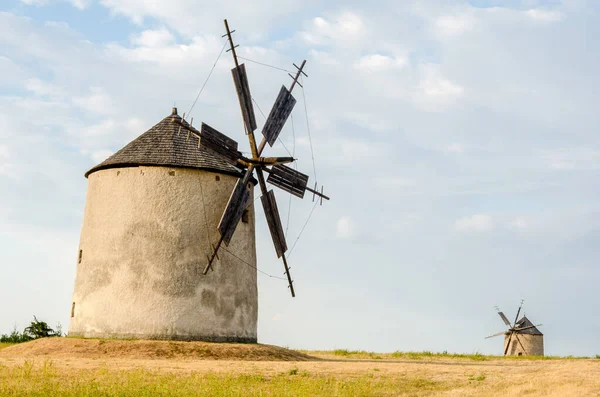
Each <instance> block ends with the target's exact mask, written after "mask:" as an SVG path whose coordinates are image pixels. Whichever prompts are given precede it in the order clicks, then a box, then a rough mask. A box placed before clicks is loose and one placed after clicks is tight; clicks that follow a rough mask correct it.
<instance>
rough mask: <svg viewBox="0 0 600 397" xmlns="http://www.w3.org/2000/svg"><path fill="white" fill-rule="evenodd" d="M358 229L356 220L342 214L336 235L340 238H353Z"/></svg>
mask: <svg viewBox="0 0 600 397" xmlns="http://www.w3.org/2000/svg"><path fill="white" fill-rule="evenodd" d="M356 233H357V230H356V225H355V224H354V221H353V220H352V219H351V218H350V217H349V216H342V217H341V218H339V219H338V221H337V226H336V237H337V238H338V239H340V240H352V239H353V238H354V237H355V236H356Z"/></svg>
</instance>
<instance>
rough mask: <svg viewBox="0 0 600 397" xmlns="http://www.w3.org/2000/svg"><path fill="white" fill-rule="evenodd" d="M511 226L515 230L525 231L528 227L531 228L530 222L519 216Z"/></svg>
mask: <svg viewBox="0 0 600 397" xmlns="http://www.w3.org/2000/svg"><path fill="white" fill-rule="evenodd" d="M510 225H511V226H512V227H514V228H515V229H520V230H523V229H526V228H527V226H529V222H528V221H527V219H526V218H525V217H522V216H519V217H516V218H515V219H513V220H512V221H511V222H510Z"/></svg>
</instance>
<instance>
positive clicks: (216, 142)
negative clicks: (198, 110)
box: [200, 123, 240, 164]
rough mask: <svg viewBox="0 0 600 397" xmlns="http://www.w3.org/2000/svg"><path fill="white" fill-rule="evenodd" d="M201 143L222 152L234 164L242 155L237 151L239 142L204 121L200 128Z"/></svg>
mask: <svg viewBox="0 0 600 397" xmlns="http://www.w3.org/2000/svg"><path fill="white" fill-rule="evenodd" d="M200 145H202V146H204V147H206V148H208V149H210V150H212V151H214V152H216V153H219V154H221V155H222V156H224V157H226V158H227V159H228V160H229V161H230V162H231V163H232V164H236V162H237V160H238V158H239V157H240V155H239V153H238V151H237V148H238V144H237V142H236V141H234V140H233V139H231V138H229V137H228V136H227V135H225V134H222V133H220V132H219V131H217V130H216V129H214V128H212V127H211V126H209V125H208V124H204V123H202V126H201V128H200Z"/></svg>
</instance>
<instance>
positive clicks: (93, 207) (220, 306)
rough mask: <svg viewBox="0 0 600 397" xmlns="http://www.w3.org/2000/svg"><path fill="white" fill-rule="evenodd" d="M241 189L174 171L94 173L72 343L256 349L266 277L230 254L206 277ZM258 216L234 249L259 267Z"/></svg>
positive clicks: (227, 180) (239, 233)
mask: <svg viewBox="0 0 600 397" xmlns="http://www.w3.org/2000/svg"><path fill="white" fill-rule="evenodd" d="M217 179H219V180H217ZM236 181H237V178H235V177H233V176H229V175H223V174H215V173H211V172H207V171H202V170H197V169H183V168H166V167H131V168H116V169H106V170H101V171H97V172H94V173H92V174H91V175H90V176H89V180H88V190H87V201H86V206H85V214H84V221H83V227H82V231H81V241H80V246H79V249H80V257H81V260H80V262H79V263H78V265H77V275H76V279H75V290H74V293H73V310H72V315H73V316H72V317H71V321H70V324H69V336H82V337H112V338H144V339H182V340H214V341H246V342H255V341H256V334H257V314H258V300H257V284H256V270H255V269H254V268H252V267H250V266H248V265H246V264H244V263H241V262H240V261H239V260H238V259H236V258H234V257H233V256H232V255H231V254H229V253H227V252H225V251H223V250H221V251H220V253H219V258H220V260H218V261H216V262H214V264H213V266H214V271H212V272H211V271H209V273H208V274H207V275H206V276H204V275H203V274H202V270H203V269H204V266H205V265H206V262H207V256H208V255H209V254H210V252H211V248H210V247H209V240H210V242H211V243H212V244H215V243H216V241H217V240H218V236H219V235H218V232H217V230H216V227H217V224H218V223H219V220H220V217H221V214H222V213H223V210H224V208H225V206H226V204H227V201H228V199H229V195H230V194H231V191H232V190H233V187H234V185H235V183H236ZM201 187H202V189H203V191H204V205H205V206H206V212H204V211H203V203H202V195H201V190H200V189H201ZM205 213H206V217H207V218H208V228H207V227H205V217H204V216H205ZM248 215H249V216H248V222H247V223H243V222H240V224H239V225H238V227H237V229H236V231H235V234H234V237H233V239H232V241H231V243H230V245H229V247H227V250H229V251H231V252H232V253H233V254H235V255H237V256H238V257H240V258H243V259H244V260H245V261H246V262H248V263H249V264H251V265H252V266H254V267H256V251H255V235H254V209H253V206H251V208H250V211H249V214H248ZM207 232H208V235H207Z"/></svg>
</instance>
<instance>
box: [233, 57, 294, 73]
mask: <svg viewBox="0 0 600 397" xmlns="http://www.w3.org/2000/svg"><path fill="white" fill-rule="evenodd" d="M238 58H239V59H243V60H245V61H248V62H253V63H257V64H259V65H263V66H267V67H270V68H273V69H277V70H281V71H282V72H287V73H292V72H291V71H289V70H287V69H284V68H279V67H277V66H273V65H268V64H266V63H262V62H258V61H254V60H252V59H248V58H244V57H241V56H239V55H238Z"/></svg>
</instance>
